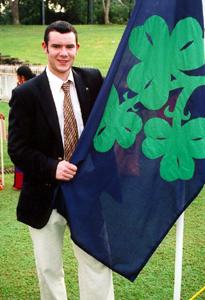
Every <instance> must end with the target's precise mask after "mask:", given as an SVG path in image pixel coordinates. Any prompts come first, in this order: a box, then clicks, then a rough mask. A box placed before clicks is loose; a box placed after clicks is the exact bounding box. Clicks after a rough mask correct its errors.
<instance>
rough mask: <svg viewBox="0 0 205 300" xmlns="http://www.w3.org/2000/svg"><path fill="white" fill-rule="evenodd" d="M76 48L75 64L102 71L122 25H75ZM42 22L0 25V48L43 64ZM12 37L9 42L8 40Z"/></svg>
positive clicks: (17, 56)
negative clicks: (77, 51) (76, 32)
mask: <svg viewBox="0 0 205 300" xmlns="http://www.w3.org/2000/svg"><path fill="white" fill-rule="evenodd" d="M76 28H77V31H78V35H79V42H80V50H79V53H78V56H77V59H76V63H75V65H76V66H89V67H97V68H99V69H100V70H101V72H102V73H103V74H104V75H105V74H106V72H107V70H108V68H109V66H110V63H111V61H112V59H113V56H114V53H115V51H116V48H117V46H118V44H119V41H120V38H121V36H122V33H123V31H124V28H125V27H124V26H123V25H109V26H103V25H93V26H91V25H77V26H76ZM44 29H45V27H44V26H32V25H27V26H26V25H24V26H23V25H22V26H11V25H5V26H4V25H1V26H0V45H1V49H0V52H1V54H2V55H10V56H11V57H15V58H19V59H20V60H23V61H29V62H30V63H33V64H43V65H45V64H46V56H45V54H44V52H43V50H42V49H41V41H42V39H43V32H44ZM11 41H12V42H11Z"/></svg>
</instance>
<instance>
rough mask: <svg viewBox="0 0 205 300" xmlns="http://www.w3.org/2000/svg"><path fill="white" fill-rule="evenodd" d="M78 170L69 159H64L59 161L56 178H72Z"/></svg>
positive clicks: (67, 179)
mask: <svg viewBox="0 0 205 300" xmlns="http://www.w3.org/2000/svg"><path fill="white" fill-rule="evenodd" d="M76 172H77V167H76V165H74V164H71V163H69V162H68V161H65V160H62V161H60V162H59V164H58V166H57V169H56V179H58V180H65V181H69V180H71V179H72V178H73V177H74V176H75V175H76Z"/></svg>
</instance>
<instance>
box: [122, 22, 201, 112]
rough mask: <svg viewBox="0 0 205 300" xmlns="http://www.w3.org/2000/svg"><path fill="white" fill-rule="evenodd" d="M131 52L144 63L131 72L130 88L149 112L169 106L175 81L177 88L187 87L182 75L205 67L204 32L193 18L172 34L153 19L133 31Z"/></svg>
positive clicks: (129, 76) (179, 25) (128, 77)
mask: <svg viewBox="0 0 205 300" xmlns="http://www.w3.org/2000/svg"><path fill="white" fill-rule="evenodd" d="M129 48H130V51H131V52H132V53H133V55H134V56H136V57H137V58H138V60H140V62H139V63H138V64H136V65H134V66H133V67H132V68H131V70H130V71H129V73H128V76H127V84H128V87H129V88H130V89H131V90H132V91H134V92H135V93H137V94H138V98H139V101H140V102H141V103H142V104H143V105H144V106H145V107H146V108H147V109H152V110H157V109H160V108H161V107H162V106H163V105H164V104H165V103H166V102H167V99H168V95H169V91H170V90H171V81H172V79H173V78H175V80H176V81H175V88H178V87H185V86H186V85H187V84H188V83H187V81H186V80H184V76H182V71H186V70H192V69H196V68H199V67H201V66H202V65H203V64H204V54H203V51H204V46H203V31H202V28H201V26H200V24H199V23H198V21H197V20H196V19H194V18H191V17H189V18H185V19H183V20H180V21H179V22H178V23H177V24H176V26H175V28H174V29H173V31H172V32H171V33H169V29H168V26H167V24H166V22H165V21H164V20H163V19H162V18H161V17H159V16H152V17H150V18H148V19H147V20H146V22H145V23H144V25H142V26H137V27H135V28H134V29H133V30H132V32H131V34H130V38H129Z"/></svg>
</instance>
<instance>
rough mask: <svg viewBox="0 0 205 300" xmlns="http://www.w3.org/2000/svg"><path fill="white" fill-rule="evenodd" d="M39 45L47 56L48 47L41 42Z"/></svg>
mask: <svg viewBox="0 0 205 300" xmlns="http://www.w3.org/2000/svg"><path fill="white" fill-rule="evenodd" d="M41 45H42V48H43V50H44V52H45V53H46V54H47V53H48V47H47V45H46V42H45V41H43V42H42V44H41Z"/></svg>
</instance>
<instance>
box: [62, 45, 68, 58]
mask: <svg viewBox="0 0 205 300" xmlns="http://www.w3.org/2000/svg"><path fill="white" fill-rule="evenodd" d="M60 54H61V55H63V56H68V49H67V48H66V47H63V48H61V51H60Z"/></svg>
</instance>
